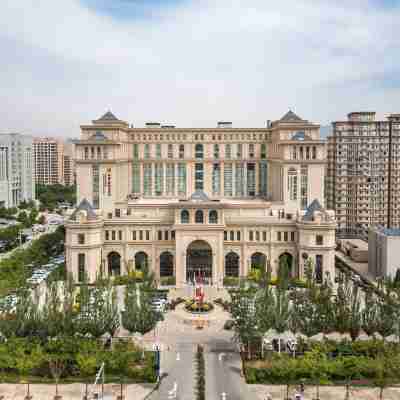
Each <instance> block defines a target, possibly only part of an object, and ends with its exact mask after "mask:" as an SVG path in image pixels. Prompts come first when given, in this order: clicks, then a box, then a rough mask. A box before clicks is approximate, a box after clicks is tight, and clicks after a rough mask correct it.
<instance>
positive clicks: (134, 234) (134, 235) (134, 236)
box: [132, 231, 136, 240]
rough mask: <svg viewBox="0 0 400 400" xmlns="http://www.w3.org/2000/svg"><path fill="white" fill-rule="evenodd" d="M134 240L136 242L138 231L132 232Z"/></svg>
mask: <svg viewBox="0 0 400 400" xmlns="http://www.w3.org/2000/svg"><path fill="white" fill-rule="evenodd" d="M132 240H136V231H132Z"/></svg>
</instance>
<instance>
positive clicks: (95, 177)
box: [92, 165, 100, 208]
mask: <svg viewBox="0 0 400 400" xmlns="http://www.w3.org/2000/svg"><path fill="white" fill-rule="evenodd" d="M92 185H93V186H92V189H93V207H94V208H99V202H100V196H99V188H100V175H99V166H98V165H92Z"/></svg>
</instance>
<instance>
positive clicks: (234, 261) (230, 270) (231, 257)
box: [225, 251, 239, 277]
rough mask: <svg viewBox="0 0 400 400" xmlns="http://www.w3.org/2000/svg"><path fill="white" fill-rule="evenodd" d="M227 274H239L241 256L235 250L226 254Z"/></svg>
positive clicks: (235, 275)
mask: <svg viewBox="0 0 400 400" xmlns="http://www.w3.org/2000/svg"><path fill="white" fill-rule="evenodd" d="M225 276H234V277H238V276H239V256H238V255H237V254H236V253H235V252H234V251H231V252H229V253H228V254H227V255H226V256H225Z"/></svg>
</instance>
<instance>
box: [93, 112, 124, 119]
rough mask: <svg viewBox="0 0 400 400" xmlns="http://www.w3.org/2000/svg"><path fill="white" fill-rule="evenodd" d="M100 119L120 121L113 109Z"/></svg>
mask: <svg viewBox="0 0 400 400" xmlns="http://www.w3.org/2000/svg"><path fill="white" fill-rule="evenodd" d="M98 121H119V119H118V118H117V117H116V116H115V115H114V114H113V113H112V112H111V111H107V112H106V113H105V114H104V115H103V116H102V117H101V118H99V119H98Z"/></svg>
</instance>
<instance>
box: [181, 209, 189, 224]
mask: <svg viewBox="0 0 400 400" xmlns="http://www.w3.org/2000/svg"><path fill="white" fill-rule="evenodd" d="M188 223H189V211H188V210H182V211H181V224H188Z"/></svg>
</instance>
